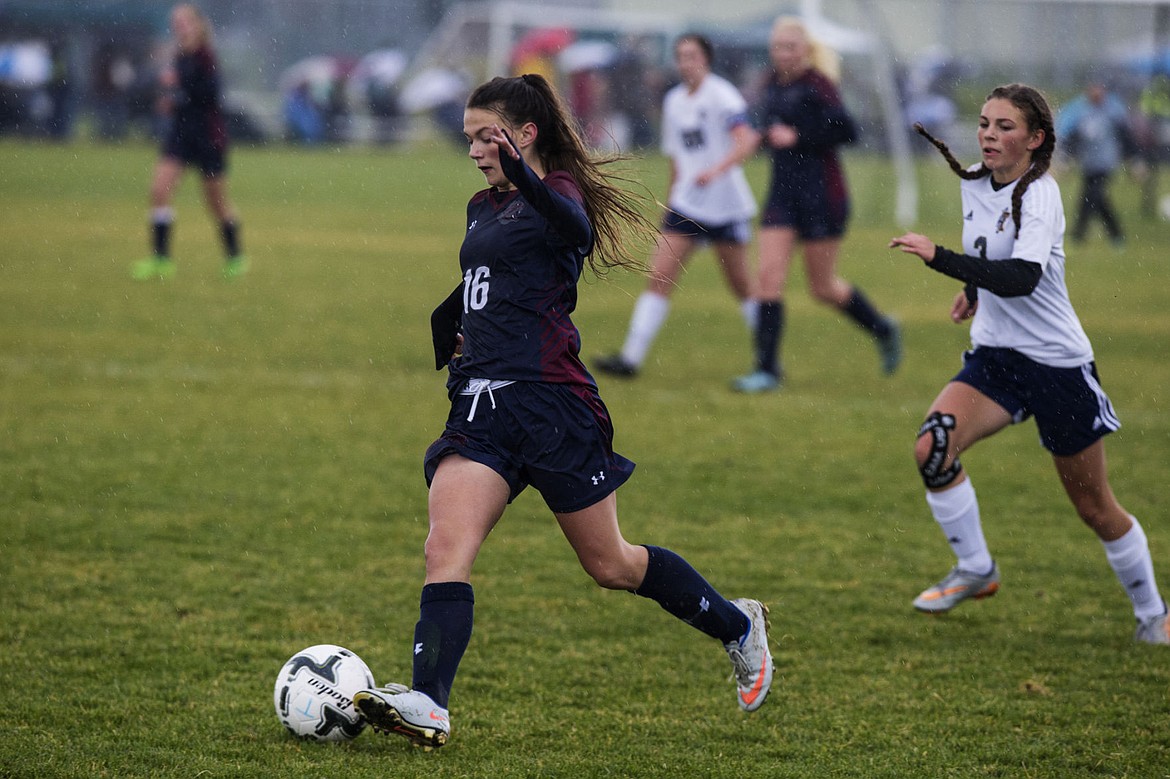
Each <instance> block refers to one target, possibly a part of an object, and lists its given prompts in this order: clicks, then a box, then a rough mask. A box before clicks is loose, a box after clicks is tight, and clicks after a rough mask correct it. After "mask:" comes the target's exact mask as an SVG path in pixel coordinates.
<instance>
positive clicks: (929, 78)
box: [902, 48, 958, 154]
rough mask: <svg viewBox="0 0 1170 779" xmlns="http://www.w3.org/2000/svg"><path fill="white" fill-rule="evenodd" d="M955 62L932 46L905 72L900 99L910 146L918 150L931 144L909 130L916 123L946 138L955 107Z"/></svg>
mask: <svg viewBox="0 0 1170 779" xmlns="http://www.w3.org/2000/svg"><path fill="white" fill-rule="evenodd" d="M956 75H957V65H956V64H955V62H954V60H953V59H952V58H951V57H950V56H949V55H948V54H947V53H946V52H944V51H942V50H939V49H936V48H932V49H931V50H930V51H928V52H927V53H926V54H924V55H923V56H921V57H919V58H918V59H917V60H916V61H915V62H914V64H913V65H912V66H911V67H910V69H909V71H908V72H907V73H906V77H905V83H904V85H903V89H902V91H903V96H902V99H903V100H904V102H905V109H904V110H905V114H906V127H907V132H909V133H910V136H911V141H910V143H911V146H913V147H914V149H915V151H917V152H918V153H920V154H922V153H926V152H927V151H933V149H932V147H931V145H930V144H929V143H927V142H926V141H925V140H923V138H922V136H920V135H919V134H918V133H916V132H912V131H910V129H909V128H911V127H913V126H914V124H915V123H916V122H918V123H921V124H922V125H923V126H925V127H929V128H930V131H931V133H932V134H933V135H935V136H936V137H939V138H942V139H943V140H945V141H950V139H951V136H952V135H953V130H954V125H955V120H956V119H957V118H958V110H957V108H956V107H955V101H954V99H953V98H952V97H951V92H952V91H953V87H954V80H955V76H956Z"/></svg>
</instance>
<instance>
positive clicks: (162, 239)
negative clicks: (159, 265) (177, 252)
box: [150, 219, 171, 259]
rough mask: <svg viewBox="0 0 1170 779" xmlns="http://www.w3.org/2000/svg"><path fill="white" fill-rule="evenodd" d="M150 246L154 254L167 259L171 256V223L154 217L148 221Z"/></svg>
mask: <svg viewBox="0 0 1170 779" xmlns="http://www.w3.org/2000/svg"><path fill="white" fill-rule="evenodd" d="M150 248H151V249H153V250H154V256H155V257H159V258H165V259H169V258H170V256H171V223H170V222H169V221H163V220H161V219H156V220H154V221H152V222H151V223H150Z"/></svg>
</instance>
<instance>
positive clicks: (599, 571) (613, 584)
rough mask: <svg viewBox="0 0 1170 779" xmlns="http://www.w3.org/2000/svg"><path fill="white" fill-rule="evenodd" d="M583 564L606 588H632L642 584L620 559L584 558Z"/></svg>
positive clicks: (598, 582)
mask: <svg viewBox="0 0 1170 779" xmlns="http://www.w3.org/2000/svg"><path fill="white" fill-rule="evenodd" d="M581 565H582V567H583V568H584V569H585V573H587V574H589V575H590V576H591V577H593V581H595V582H596V583H597V586H598V587H601V588H602V589H605V590H631V589H634V588H636V587H637V586H638V585H639V584H641V581H636V580H635V577H634V576H633V574H632V571H630V570H628V568H627V566H625V565H623V564H622V563H621V561H620V560H609V559H597V560H592V561H590V562H586V561H584V560H582V561H581Z"/></svg>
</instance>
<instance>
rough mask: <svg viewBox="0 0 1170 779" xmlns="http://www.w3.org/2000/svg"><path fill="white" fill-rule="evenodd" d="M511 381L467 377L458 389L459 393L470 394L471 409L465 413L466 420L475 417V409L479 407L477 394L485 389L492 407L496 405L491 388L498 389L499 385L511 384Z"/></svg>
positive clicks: (480, 393)
mask: <svg viewBox="0 0 1170 779" xmlns="http://www.w3.org/2000/svg"><path fill="white" fill-rule="evenodd" d="M513 383H514V382H511V381H496V380H493V379H468V380H467V383H466V384H464V385H463V389H461V390H459V394H460V395H470V396H471V411H470V412H468V414H467V421H468V422H470V421H472V420H473V419H475V409H476V408H478V407H479V396H480V395H482V394H483V391H484V390H487V394H488V400H490V401H491V402H492V408H493V409H494V408H495V407H496V396H495V395H494V394H492V390H498V389H499V388H500V387H507V386H508V385H509V384H513Z"/></svg>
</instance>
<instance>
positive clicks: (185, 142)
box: [162, 46, 228, 176]
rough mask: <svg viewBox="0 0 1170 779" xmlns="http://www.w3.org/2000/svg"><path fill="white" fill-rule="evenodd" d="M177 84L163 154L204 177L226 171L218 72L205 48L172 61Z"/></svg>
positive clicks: (225, 138) (225, 129)
mask: <svg viewBox="0 0 1170 779" xmlns="http://www.w3.org/2000/svg"><path fill="white" fill-rule="evenodd" d="M175 72H176V74H177V76H178V85H177V86H176V87H175V89H174V91H173V94H172V99H173V107H172V113H171V121H170V127H169V128H168V130H167V133H166V136H165V138H164V139H163V149H162V151H163V154H164V155H166V156H168V157H175V158H176V159H179V160H181V161H182V162H184V163H185V164H187V165H194V166H195V167H197V168H198V169H199V170H200V171H201V172H202V173H203V175H204V176H215V175H218V174H220V173H223V172H224V170H226V168H227V141H228V137H227V127H226V125H225V124H224V119H223V112H222V110H221V107H220V88H219V72H218V67H217V64H216V61H215V55H214V54H212V52H211V49H209V48H207V47H206V46H204V47H202V48H200V49H197V50H195V51H191V52H183V53H181V54H180V55H179V56H178V57H177V58H176V59H175Z"/></svg>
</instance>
